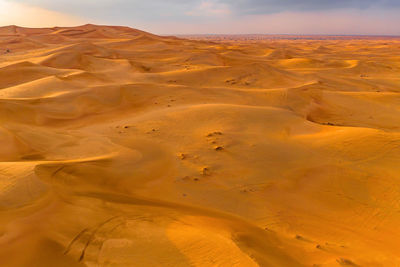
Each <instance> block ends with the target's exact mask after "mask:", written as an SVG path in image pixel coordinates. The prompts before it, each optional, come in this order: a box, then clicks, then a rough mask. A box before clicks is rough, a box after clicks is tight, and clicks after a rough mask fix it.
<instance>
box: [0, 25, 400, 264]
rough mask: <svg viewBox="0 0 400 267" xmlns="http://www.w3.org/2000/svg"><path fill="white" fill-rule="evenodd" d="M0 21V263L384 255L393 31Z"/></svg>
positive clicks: (390, 177) (390, 191) (391, 171)
mask: <svg viewBox="0 0 400 267" xmlns="http://www.w3.org/2000/svg"><path fill="white" fill-rule="evenodd" d="M195 39H196V40H192V39H190V38H189V39H183V38H176V37H165V36H157V35H153V34H150V33H147V32H143V31H140V30H136V29H131V28H128V27H117V26H99V25H92V24H88V25H83V26H78V27H54V28H43V29H31V28H22V27H18V26H7V27H0V49H1V50H0V53H1V55H0V109H1V112H0V122H1V127H0V145H1V146H2V148H1V151H0V215H1V216H0V262H1V263H0V265H2V266H32V263H35V264H37V266H290V267H292V266H397V265H399V264H400V253H399V252H398V249H397V248H398V246H399V244H398V243H399V242H398V240H400V232H399V231H398V230H397V228H398V225H399V223H400V213H399V212H398V211H399V209H400V206H399V202H398V199H399V198H400V193H399V190H398V187H399V178H400V177H399V173H400V128H399V127H400V97H399V96H400V94H399V93H400V86H399V77H398V73H399V71H400V64H399V63H398V59H399V58H398V56H396V51H397V52H398V51H399V48H400V41H399V40H397V39H389V40H380V39H377V38H371V39H368V38H367V39H365V38H363V39H362V40H358V39H356V38H350V37H349V38H343V39H334V38H333V37H330V38H326V39H323V38H322V39H318V40H312V39H301V38H299V39H293V38H292V39H285V38H280V39H276V38H275V39H271V40H268V39H262V38H261V39H251V38H250V39H249V38H247V39H241V38H240V37H238V36H237V37H232V38H230V37H229V38H227V37H224V38H222V39H221V38H219V37H218V36H215V37H214V38H212V37H207V38H200V37H196V38H195Z"/></svg>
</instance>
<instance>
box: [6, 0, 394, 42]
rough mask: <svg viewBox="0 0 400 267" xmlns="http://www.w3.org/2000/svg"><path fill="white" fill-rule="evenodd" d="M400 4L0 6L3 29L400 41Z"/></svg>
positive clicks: (188, 0) (103, 1) (85, 2)
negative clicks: (89, 27) (110, 28)
mask: <svg viewBox="0 0 400 267" xmlns="http://www.w3.org/2000/svg"><path fill="white" fill-rule="evenodd" d="M399 14H400V0H0V25H19V26H27V27H53V26H76V25H81V24H86V23H93V24H106V25H126V26H130V27H134V28H138V29H141V30H146V31H150V32H153V33H156V34H221V33H225V34H369V35H400V27H399V26H398V25H400V15H399Z"/></svg>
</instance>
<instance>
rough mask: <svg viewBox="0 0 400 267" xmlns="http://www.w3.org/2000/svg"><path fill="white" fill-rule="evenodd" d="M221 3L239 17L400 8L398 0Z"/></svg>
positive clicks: (226, 0)
mask: <svg viewBox="0 0 400 267" xmlns="http://www.w3.org/2000/svg"><path fill="white" fill-rule="evenodd" d="M220 2H222V3H229V5H230V6H231V8H233V9H234V10H235V12H236V14H239V15H245V14H272V13H279V12H289V11H294V12H301V11H304V12H307V11H319V10H338V9H360V10H363V9H368V8H378V9H387V8H392V7H400V1H398V0H220Z"/></svg>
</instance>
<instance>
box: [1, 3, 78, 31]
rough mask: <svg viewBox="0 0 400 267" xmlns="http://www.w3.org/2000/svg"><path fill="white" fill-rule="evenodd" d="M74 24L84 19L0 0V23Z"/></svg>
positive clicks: (34, 25)
mask: <svg viewBox="0 0 400 267" xmlns="http://www.w3.org/2000/svg"><path fill="white" fill-rule="evenodd" d="M49 21H51V22H52V23H53V25H52V26H56V25H59V26H74V25H79V24H83V23H84V21H85V20H84V19H81V18H79V17H76V16H71V15H68V14H64V13H61V12H56V11H52V10H48V9H45V8H41V7H35V6H29V5H26V4H21V3H11V2H5V1H2V0H0V25H19V26H26V27H46V26H49V23H48V22H49Z"/></svg>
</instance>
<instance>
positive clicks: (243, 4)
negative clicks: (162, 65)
mask: <svg viewBox="0 0 400 267" xmlns="http://www.w3.org/2000/svg"><path fill="white" fill-rule="evenodd" d="M8 1H12V2H19V3H23V4H29V5H34V6H39V7H42V8H46V9H50V10H55V11H59V12H63V13H69V14H74V15H78V16H83V17H89V18H93V19H102V20H110V19H113V20H116V21H121V20H129V19H130V20H135V19H146V20H154V21H160V20H166V19H171V18H173V19H175V20H177V21H178V20H185V19H186V20H188V19H190V18H191V17H193V16H194V15H195V16H204V17H207V16H210V15H222V14H223V15H228V14H232V15H236V16H242V15H248V14H273V13H280V12H308V11H319V10H338V9H349V8H350V9H360V10H363V9H368V8H375V9H390V8H393V7H400V1H399V0H146V1H145V0H57V1H55V0H8Z"/></svg>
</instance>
